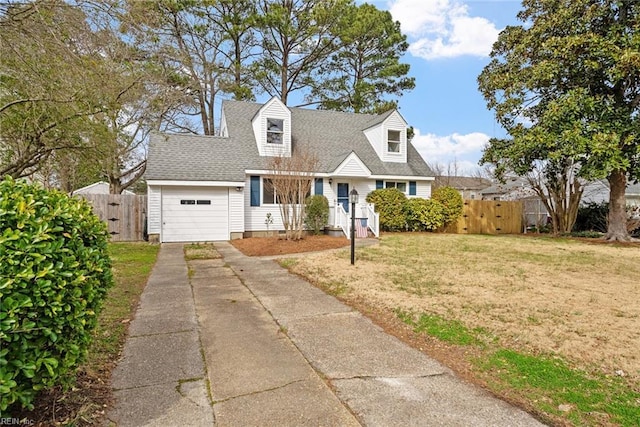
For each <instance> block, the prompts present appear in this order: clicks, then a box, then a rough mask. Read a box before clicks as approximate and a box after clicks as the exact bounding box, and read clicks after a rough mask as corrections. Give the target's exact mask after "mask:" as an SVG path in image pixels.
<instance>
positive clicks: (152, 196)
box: [147, 185, 162, 234]
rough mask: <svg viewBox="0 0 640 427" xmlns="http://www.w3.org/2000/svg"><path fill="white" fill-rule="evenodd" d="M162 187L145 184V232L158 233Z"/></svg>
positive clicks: (160, 219)
mask: <svg viewBox="0 0 640 427" xmlns="http://www.w3.org/2000/svg"><path fill="white" fill-rule="evenodd" d="M161 199H162V187H158V186H151V185H148V186H147V232H148V233H149V234H160V228H161V221H162V214H161V212H162V204H161Z"/></svg>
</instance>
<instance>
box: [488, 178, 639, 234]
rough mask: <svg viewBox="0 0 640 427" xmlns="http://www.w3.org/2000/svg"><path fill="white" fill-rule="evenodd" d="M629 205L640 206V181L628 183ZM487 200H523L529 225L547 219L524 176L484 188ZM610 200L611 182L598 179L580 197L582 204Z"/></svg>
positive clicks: (586, 187)
mask: <svg viewBox="0 0 640 427" xmlns="http://www.w3.org/2000/svg"><path fill="white" fill-rule="evenodd" d="M625 195H626V199H627V204H628V205H634V206H640V183H638V184H628V186H627V190H626V194H625ZM482 198H483V199H485V200H521V201H522V202H523V203H524V215H525V219H526V223H527V225H541V224H544V222H545V221H546V217H547V216H548V215H547V209H546V207H545V206H544V203H543V202H542V200H540V198H539V197H538V195H537V194H536V193H535V191H533V189H531V187H530V186H529V184H528V182H527V180H526V179H525V178H522V177H510V178H507V180H506V182H505V183H504V184H503V183H494V185H492V186H491V187H488V188H485V189H484V190H482ZM608 201H609V183H608V182H607V180H604V179H603V180H597V181H592V182H589V183H587V184H586V185H585V186H584V190H583V192H582V198H581V199H580V204H581V205H586V204H589V203H602V202H608Z"/></svg>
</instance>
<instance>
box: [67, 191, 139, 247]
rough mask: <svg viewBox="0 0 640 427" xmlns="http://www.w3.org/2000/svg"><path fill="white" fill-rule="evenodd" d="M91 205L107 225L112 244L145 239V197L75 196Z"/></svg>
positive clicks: (117, 195)
mask: <svg viewBox="0 0 640 427" xmlns="http://www.w3.org/2000/svg"><path fill="white" fill-rule="evenodd" d="M77 196H79V197H82V198H84V199H86V200H88V201H89V202H90V203H91V204H92V205H93V213H95V214H96V215H97V216H98V217H99V218H100V219H101V220H102V221H104V222H106V223H107V228H108V229H109V234H110V235H111V241H112V242H132V241H141V240H144V239H145V238H146V229H145V222H146V209H147V196H137V195H128V194H77Z"/></svg>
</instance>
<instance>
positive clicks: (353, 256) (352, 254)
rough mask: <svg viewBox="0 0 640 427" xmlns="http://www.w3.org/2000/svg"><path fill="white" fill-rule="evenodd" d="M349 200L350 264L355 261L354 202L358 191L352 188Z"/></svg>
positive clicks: (356, 201) (356, 200) (356, 199)
mask: <svg viewBox="0 0 640 427" xmlns="http://www.w3.org/2000/svg"><path fill="white" fill-rule="evenodd" d="M349 201H350V202H351V265H353V264H355V262H356V238H355V237H356V235H355V228H356V203H358V192H357V191H356V189H355V188H354V189H353V190H351V192H350V193H349Z"/></svg>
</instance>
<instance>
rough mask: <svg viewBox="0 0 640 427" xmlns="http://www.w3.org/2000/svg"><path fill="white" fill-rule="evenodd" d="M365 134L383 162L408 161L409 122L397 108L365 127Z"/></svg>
mask: <svg viewBox="0 0 640 427" xmlns="http://www.w3.org/2000/svg"><path fill="white" fill-rule="evenodd" d="M364 134H365V135H366V137H367V139H368V140H369V143H370V144H371V146H373V148H374V149H375V150H376V153H377V154H378V157H380V160H382V161H383V162H394V163H406V162H407V122H406V121H405V120H404V118H403V117H402V116H401V115H400V113H398V111H397V110H394V111H392V112H391V113H389V114H388V115H386V117H384V118H383V119H382V120H381V121H380V122H379V123H376V124H374V125H372V126H371V127H369V128H367V129H365V131H364Z"/></svg>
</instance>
